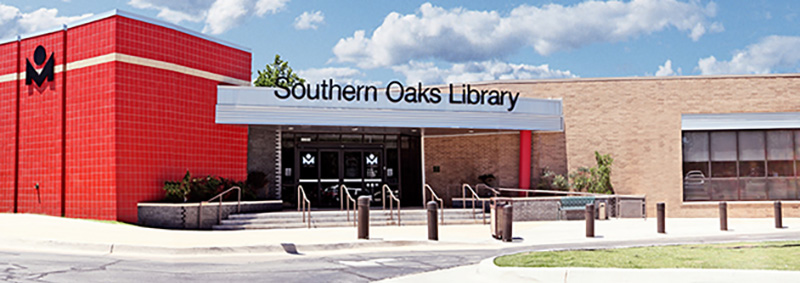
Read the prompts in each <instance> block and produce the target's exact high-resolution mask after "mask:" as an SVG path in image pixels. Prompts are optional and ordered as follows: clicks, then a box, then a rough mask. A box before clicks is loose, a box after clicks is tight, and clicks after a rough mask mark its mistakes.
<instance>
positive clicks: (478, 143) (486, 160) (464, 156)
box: [425, 133, 519, 206]
mask: <svg viewBox="0 0 800 283" xmlns="http://www.w3.org/2000/svg"><path fill="white" fill-rule="evenodd" d="M434 166H439V168H440V170H441V171H440V172H436V173H434V172H433V167H434ZM483 174H494V176H495V177H496V178H497V180H498V181H499V184H500V185H501V186H504V187H517V182H519V133H503V134H479V135H460V136H447V137H426V138H425V178H426V179H427V180H426V181H427V183H428V184H429V185H430V186H431V188H433V189H434V190H435V191H436V194H438V195H439V197H441V198H443V199H445V202H447V204H446V206H449V205H450V204H449V203H450V198H452V197H461V184H463V183H467V184H470V185H471V186H473V187H474V186H475V184H477V183H479V182H480V179H478V176H480V175H483Z"/></svg>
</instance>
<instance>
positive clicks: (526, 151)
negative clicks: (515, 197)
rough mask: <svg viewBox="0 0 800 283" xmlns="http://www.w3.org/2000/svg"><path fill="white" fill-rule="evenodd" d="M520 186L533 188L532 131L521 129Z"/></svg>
mask: <svg viewBox="0 0 800 283" xmlns="http://www.w3.org/2000/svg"><path fill="white" fill-rule="evenodd" d="M519 187H520V188H521V189H530V188H531V131H519ZM519 196H525V193H523V192H520V193H519Z"/></svg>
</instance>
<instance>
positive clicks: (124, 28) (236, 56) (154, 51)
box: [115, 17, 251, 81]
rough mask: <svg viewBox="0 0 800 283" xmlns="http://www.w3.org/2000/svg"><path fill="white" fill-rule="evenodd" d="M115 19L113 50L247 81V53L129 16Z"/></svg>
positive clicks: (248, 54) (248, 60)
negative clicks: (115, 37) (114, 43)
mask: <svg viewBox="0 0 800 283" xmlns="http://www.w3.org/2000/svg"><path fill="white" fill-rule="evenodd" d="M116 19H117V45H116V48H115V49H116V52H119V53H123V54H128V55H133V56H138V57H142V58H148V59H153V60H158V61H162V62H168V63H173V64H177V65H181V66H186V67H189V68H194V69H198V70H204V71H208V72H212V73H215V74H220V75H224V76H228V77H232V78H236V79H240V80H245V81H250V74H251V73H250V57H251V55H250V53H249V52H245V51H242V50H238V49H233V48H230V47H227V46H224V45H220V44H218V43H215V42H211V41H207V40H202V39H198V38H197V37H194V36H191V35H188V34H185V33H182V32H179V31H176V30H173V29H169V28H165V27H162V26H156V25H152V24H148V23H144V22H140V21H136V20H132V19H128V18H122V17H116Z"/></svg>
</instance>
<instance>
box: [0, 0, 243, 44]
mask: <svg viewBox="0 0 800 283" xmlns="http://www.w3.org/2000/svg"><path fill="white" fill-rule="evenodd" d="M113 16H120V17H125V18H129V19H134V20H137V21H141V22H145V23H149V24H154V25H157V26H162V27H165V28H169V29H173V30H176V31H179V32H182V33H185V34H189V35H191V36H194V37H199V38H202V39H205V40H208V41H211V42H215V43H218V44H221V45H224V46H227V47H230V48H235V49H239V50H241V51H245V52H251V50H250V48H247V47H244V46H241V45H238V44H235V43H232V42H229V41H225V40H222V39H219V38H215V37H212V36H208V35H205V34H203V33H200V32H197V31H193V30H190V29H187V28H184V27H181V26H178V25H174V24H170V23H167V22H164V21H161V20H157V19H153V18H149V17H145V16H142V15H139V14H134V13H131V12H126V11H122V10H111V11H108V12H103V13H99V14H97V15H94V16H91V17H88V18H85V19H82V20H78V21H75V22H72V23H70V24H68V25H63V26H62V27H59V28H51V29H46V30H43V31H38V32H35V33H31V34H24V35H20V36H17V37H16V38H7V39H3V40H0V44H6V43H9V42H13V41H17V40H20V39H27V38H32V37H37V36H41V35H45V34H48V33H53V32H59V31H63V30H64V29H68V28H74V27H78V26H81V25H85V24H88V23H92V22H96V21H99V20H102V19H105V18H109V17H113Z"/></svg>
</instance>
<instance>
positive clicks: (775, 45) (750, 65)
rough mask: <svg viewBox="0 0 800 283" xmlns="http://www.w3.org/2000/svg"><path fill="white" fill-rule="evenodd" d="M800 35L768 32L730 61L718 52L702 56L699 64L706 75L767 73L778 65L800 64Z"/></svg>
mask: <svg viewBox="0 0 800 283" xmlns="http://www.w3.org/2000/svg"><path fill="white" fill-rule="evenodd" d="M798 47H800V36H777V35H773V36H768V37H765V38H763V39H761V41H760V42H758V43H756V44H752V45H750V46H747V49H745V50H740V51H737V52H736V54H734V55H733V56H732V57H731V59H730V60H729V61H718V60H717V58H715V57H714V56H709V57H706V58H702V59H700V60H699V61H698V62H697V67H698V68H699V69H700V73H702V74H703V75H712V74H767V73H771V72H773V71H774V69H775V68H793V67H794V68H797V67H800V66H798V65H800V48H798Z"/></svg>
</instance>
